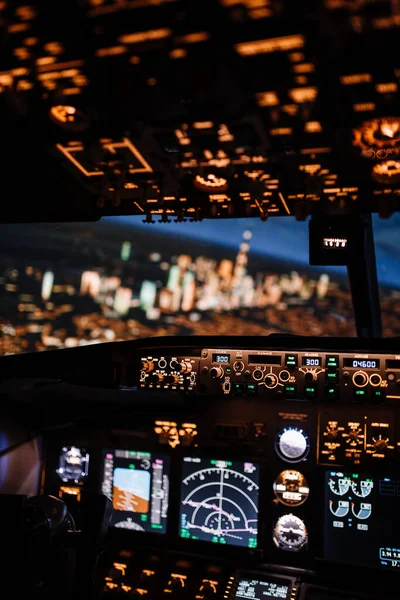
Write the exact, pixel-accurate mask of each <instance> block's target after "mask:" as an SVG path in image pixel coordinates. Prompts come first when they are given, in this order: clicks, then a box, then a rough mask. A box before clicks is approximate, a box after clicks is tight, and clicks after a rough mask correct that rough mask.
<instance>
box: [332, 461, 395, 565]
mask: <svg viewBox="0 0 400 600" xmlns="http://www.w3.org/2000/svg"><path fill="white" fill-rule="evenodd" d="M399 499H400V480H396V479H393V478H389V477H372V476H371V475H362V474H360V473H343V472H339V471H328V472H327V473H326V478H325V535H324V558H325V559H328V560H333V561H338V562H346V563H353V564H360V565H371V566H376V567H379V566H381V567H384V568H388V569H393V570H400V523H399V520H398V519H396V518H395V517H393V515H396V514H397V511H398V504H399Z"/></svg>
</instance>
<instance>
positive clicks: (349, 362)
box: [343, 358, 381, 369]
mask: <svg viewBox="0 0 400 600" xmlns="http://www.w3.org/2000/svg"><path fill="white" fill-rule="evenodd" d="M380 364H381V361H380V360H379V358H369V359H364V358H344V359H343V366H344V367H353V369H379V367H380Z"/></svg>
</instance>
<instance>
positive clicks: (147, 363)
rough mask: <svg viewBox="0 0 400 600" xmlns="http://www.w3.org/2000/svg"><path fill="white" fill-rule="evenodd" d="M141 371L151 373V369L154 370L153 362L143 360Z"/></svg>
mask: <svg viewBox="0 0 400 600" xmlns="http://www.w3.org/2000/svg"><path fill="white" fill-rule="evenodd" d="M141 369H142V371H144V372H145V373H151V372H152V371H153V369H154V363H153V361H152V360H147V359H143V360H142V366H141Z"/></svg>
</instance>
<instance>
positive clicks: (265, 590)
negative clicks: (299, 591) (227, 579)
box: [235, 578, 291, 600]
mask: <svg viewBox="0 0 400 600" xmlns="http://www.w3.org/2000/svg"><path fill="white" fill-rule="evenodd" d="M290 588H291V586H290V585H289V584H288V583H286V581H285V580H283V581H280V580H275V581H272V580H269V581H260V580H258V579H247V578H246V579H241V580H240V581H239V583H238V587H237V592H236V595H235V598H245V599H246V600H262V599H263V598H281V599H282V600H286V598H287V597H288V595H289V592H290Z"/></svg>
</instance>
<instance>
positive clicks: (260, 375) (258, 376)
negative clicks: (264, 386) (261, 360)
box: [253, 369, 264, 381]
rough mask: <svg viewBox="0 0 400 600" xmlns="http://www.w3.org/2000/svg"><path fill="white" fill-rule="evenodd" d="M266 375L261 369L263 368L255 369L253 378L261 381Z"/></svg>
mask: <svg viewBox="0 0 400 600" xmlns="http://www.w3.org/2000/svg"><path fill="white" fill-rule="evenodd" d="M263 376H264V373H263V372H262V371H261V369H254V371H253V378H254V379H255V380H256V381H260V379H262V378H263Z"/></svg>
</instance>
